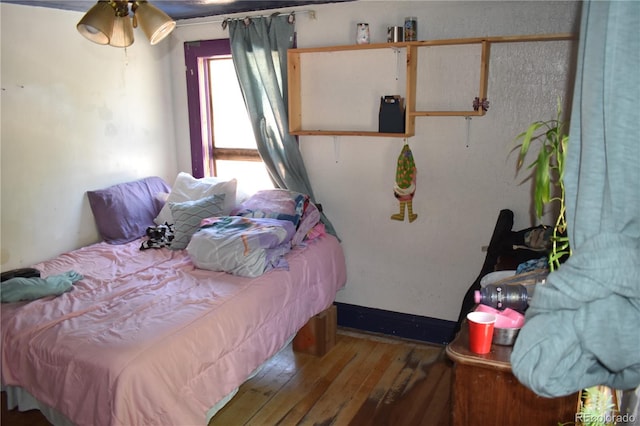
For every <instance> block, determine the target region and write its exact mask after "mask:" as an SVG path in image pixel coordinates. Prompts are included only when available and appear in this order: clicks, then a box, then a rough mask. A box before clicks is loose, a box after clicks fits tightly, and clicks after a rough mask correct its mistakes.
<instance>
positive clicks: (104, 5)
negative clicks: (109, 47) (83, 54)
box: [76, 1, 116, 44]
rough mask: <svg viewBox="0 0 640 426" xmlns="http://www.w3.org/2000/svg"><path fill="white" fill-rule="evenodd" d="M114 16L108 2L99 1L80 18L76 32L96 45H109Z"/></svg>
mask: <svg viewBox="0 0 640 426" xmlns="http://www.w3.org/2000/svg"><path fill="white" fill-rule="evenodd" d="M115 18H116V15H115V13H114V11H113V7H111V5H110V4H109V2H108V1H99V2H98V3H96V4H95V5H94V6H93V7H92V8H91V9H89V11H88V12H87V13H86V14H85V15H84V16H83V17H82V19H81V20H80V22H78V25H76V28H77V29H78V32H79V33H80V34H82V35H83V36H84V37H86V38H87V39H88V40H91V41H92V42H94V43H98V44H109V40H110V38H111V32H112V31H113V22H114V20H115Z"/></svg>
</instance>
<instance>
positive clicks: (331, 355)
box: [0, 329, 451, 426]
mask: <svg viewBox="0 0 640 426" xmlns="http://www.w3.org/2000/svg"><path fill="white" fill-rule="evenodd" d="M450 390H451V363H450V361H449V360H448V359H447V358H446V356H445V355H444V348H443V347H441V346H436V345H429V344H423V343H420V342H414V341H407V340H400V339H390V338H387V337H384V336H379V335H370V334H364V333H359V332H354V331H350V330H344V329H339V330H338V337H337V341H336V346H335V347H334V348H333V349H331V351H329V352H328V353H327V354H326V355H325V356H323V357H315V356H312V355H307V354H301V353H296V352H293V350H292V349H291V345H289V346H288V347H287V348H285V349H284V350H282V351H281V352H280V353H279V354H278V355H277V356H275V357H274V358H273V359H272V360H271V361H269V362H268V363H267V364H266V365H265V367H264V368H263V369H262V370H261V371H260V373H258V374H257V375H256V376H255V377H253V378H252V379H251V380H249V381H248V382H246V383H245V384H244V385H242V386H241V387H240V389H239V391H238V394H237V395H236V396H235V397H234V398H233V399H232V400H231V401H230V402H229V403H228V404H227V405H226V406H225V407H224V408H223V409H222V410H221V411H220V412H218V414H217V415H216V416H215V417H214V418H213V419H212V420H211V422H210V423H209V426H230V425H232V426H239V425H258V426H265V425H269V426H270V425H317V426H325V425H357V426H365V425H376V426H377V425H380V426H382V425H402V426H405V425H406V426H414V425H415V426H419V425H429V426H449V425H450V422H451V419H450V412H451V403H450ZM1 414H2V417H1V418H0V421H1V424H2V425H7V426H22V425H25V426H26V425H29V426H45V425H49V423H48V422H47V421H46V419H44V417H43V416H42V415H41V414H40V413H39V412H37V411H30V412H26V413H19V412H17V411H16V410H12V411H7V408H6V395H5V393H4V392H3V393H2V412H1Z"/></svg>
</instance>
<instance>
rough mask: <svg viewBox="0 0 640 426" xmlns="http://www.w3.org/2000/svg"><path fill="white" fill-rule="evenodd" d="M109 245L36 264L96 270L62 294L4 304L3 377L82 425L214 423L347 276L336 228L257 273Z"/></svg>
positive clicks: (49, 269) (48, 269) (134, 245)
mask: <svg viewBox="0 0 640 426" xmlns="http://www.w3.org/2000/svg"><path fill="white" fill-rule="evenodd" d="M139 246H140V241H133V242H131V243H129V244H126V245H121V246H113V245H109V244H106V243H99V244H96V245H92V246H89V247H85V248H82V249H79V250H75V251H73V252H70V253H66V254H63V255H61V256H59V257H58V258H56V259H53V260H50V261H47V262H44V263H41V264H39V265H34V266H35V267H36V268H38V269H40V270H41V271H43V277H46V276H49V275H54V274H58V273H62V272H66V271H69V270H75V271H76V272H79V273H80V274H82V275H84V277H85V278H84V279H83V280H81V281H79V282H77V283H76V284H75V285H74V289H73V290H72V291H70V292H68V293H65V294H63V295H61V296H59V297H47V298H43V299H39V300H36V301H32V302H28V303H26V302H19V303H12V304H3V306H2V347H1V351H2V381H3V383H4V384H5V385H16V386H21V387H23V388H24V389H26V390H27V391H28V392H30V393H31V394H32V395H33V396H34V397H36V398H37V399H38V400H40V401H41V402H43V403H45V404H47V405H49V406H51V407H54V408H56V409H57V410H58V411H60V412H61V413H62V414H64V415H65V416H66V417H67V418H68V419H70V420H71V421H73V422H74V423H76V424H78V425H92V426H97V425H127V426H129V425H144V424H155V425H157V424H164V425H167V424H173V425H187V424H189V425H191V424H205V422H206V411H207V410H208V409H209V408H211V407H212V406H213V405H214V404H215V403H216V402H218V401H219V400H220V399H222V398H223V397H224V396H225V395H227V394H228V393H229V392H231V391H232V390H234V389H235V388H236V387H238V386H239V385H240V384H241V383H242V382H243V381H245V379H246V378H247V377H248V375H249V374H250V373H251V372H252V371H253V370H254V369H255V368H256V367H258V366H259V365H260V364H262V363H263V362H264V361H265V360H267V359H268V358H269V357H270V356H272V355H273V354H274V353H275V352H276V351H277V350H278V349H280V347H281V346H282V345H283V344H284V343H285V342H286V340H287V339H288V338H289V337H290V336H291V335H292V334H293V333H295V332H296V331H297V330H298V329H299V328H300V327H301V326H302V325H304V324H305V323H306V321H307V320H308V319H309V318H310V317H312V316H313V315H315V314H317V313H319V312H321V311H322V310H324V309H325V308H327V307H328V306H329V305H330V304H331V303H332V301H333V300H334V298H335V295H336V292H337V291H338V290H339V289H340V288H341V287H342V286H343V285H344V283H345V281H346V271H345V263H344V256H343V252H342V248H341V247H340V244H339V243H338V242H337V240H336V239H335V238H334V237H332V236H325V237H322V238H320V239H317V240H313V241H311V242H310V243H309V244H308V247H305V248H303V247H299V248H296V249H294V250H292V251H291V252H290V253H289V254H288V255H287V260H288V262H289V267H290V270H289V271H284V270H273V271H270V272H268V273H266V274H264V275H262V276H260V277H257V278H251V279H249V278H243V277H237V276H233V275H229V274H226V273H222V272H212V271H205V270H198V269H195V268H194V267H193V265H192V263H191V262H190V261H189V258H188V257H187V255H186V252H185V251H171V250H168V249H160V250H147V251H140V250H139V249H138V247H139Z"/></svg>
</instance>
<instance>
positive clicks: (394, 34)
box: [387, 27, 404, 43]
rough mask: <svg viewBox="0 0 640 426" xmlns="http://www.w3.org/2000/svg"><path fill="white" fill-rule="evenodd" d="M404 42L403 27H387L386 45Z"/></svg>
mask: <svg viewBox="0 0 640 426" xmlns="http://www.w3.org/2000/svg"><path fill="white" fill-rule="evenodd" d="M402 41H404V28H403V27H387V43H398V42H402Z"/></svg>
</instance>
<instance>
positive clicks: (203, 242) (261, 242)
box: [187, 216, 296, 277]
mask: <svg viewBox="0 0 640 426" xmlns="http://www.w3.org/2000/svg"><path fill="white" fill-rule="evenodd" d="M295 231H296V229H295V226H294V224H293V223H292V222H291V221H288V220H279V219H270V218H249V217H240V216H221V217H214V218H210V219H205V220H203V221H202V226H201V227H200V229H199V230H198V231H197V232H196V233H195V234H194V235H193V236H192V237H191V241H190V242H189V245H188V246H187V252H188V253H189V256H190V257H191V260H192V262H193V264H194V265H195V266H196V267H197V268H200V269H208V270H212V271H225V272H228V273H230V274H234V275H239V276H244V277H257V276H259V275H262V274H263V273H265V272H267V271H269V270H270V269H273V268H288V266H289V265H288V264H287V262H286V260H285V258H284V255H285V254H286V253H288V252H289V251H290V250H291V239H292V238H293V235H294V233H295Z"/></svg>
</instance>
